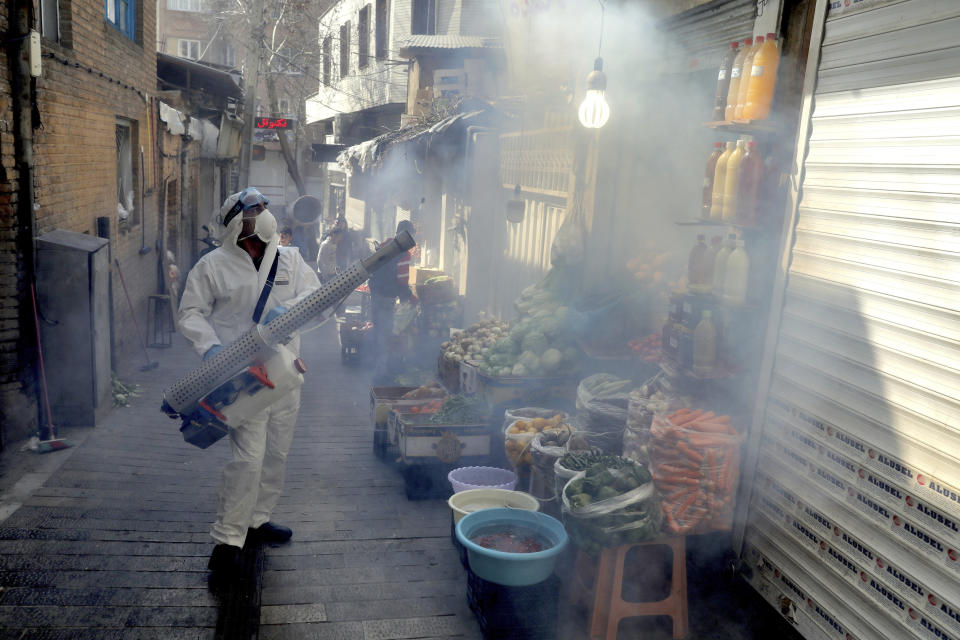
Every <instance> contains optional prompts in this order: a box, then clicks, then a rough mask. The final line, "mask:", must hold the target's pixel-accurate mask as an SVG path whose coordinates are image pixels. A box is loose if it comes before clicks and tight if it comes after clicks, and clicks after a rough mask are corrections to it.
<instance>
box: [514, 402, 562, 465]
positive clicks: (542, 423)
mask: <svg viewBox="0 0 960 640" xmlns="http://www.w3.org/2000/svg"><path fill="white" fill-rule="evenodd" d="M538 433H542V434H543V436H541V441H542V438H550V440H548V442H551V443H554V444H553V446H564V445H566V443H567V440H569V438H570V434H571V430H570V427H569V426H568V425H567V424H565V423H564V422H563V415H562V414H559V413H558V414H556V415H554V416H553V417H552V418H532V419H530V420H517V421H515V422H514V423H513V424H511V425H510V426H509V427H507V429H506V431H505V432H504V440H503V447H504V451H505V452H506V454H507V459H508V460H509V461H510V464H512V465H513V467H514V468H517V467H521V466H524V465H529V464H532V463H533V456H532V452H531V446H530V445H531V442H532V440H533V437H534V436H536V435H537V434H538Z"/></svg>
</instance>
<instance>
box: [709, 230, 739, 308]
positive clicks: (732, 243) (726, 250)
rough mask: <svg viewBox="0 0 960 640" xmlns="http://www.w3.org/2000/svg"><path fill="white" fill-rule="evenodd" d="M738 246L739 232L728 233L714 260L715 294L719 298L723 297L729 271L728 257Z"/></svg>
mask: <svg viewBox="0 0 960 640" xmlns="http://www.w3.org/2000/svg"><path fill="white" fill-rule="evenodd" d="M736 248H737V234H735V233H730V234H727V241H726V242H724V243H723V246H722V247H720V250H719V251H717V257H716V258H715V259H714V261H713V295H715V296H717V297H718V298H720V297H723V285H724V284H725V282H724V278H725V276H726V272H727V259H728V258H729V257H730V252H731V251H733V250H734V249H736Z"/></svg>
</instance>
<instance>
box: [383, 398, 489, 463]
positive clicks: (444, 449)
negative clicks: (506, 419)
mask: <svg viewBox="0 0 960 640" xmlns="http://www.w3.org/2000/svg"><path fill="white" fill-rule="evenodd" d="M389 429H390V431H391V436H390V437H391V438H393V437H394V436H395V437H396V438H397V447H398V449H399V453H400V457H401V459H402V460H403V462H404V463H405V464H417V463H424V462H436V463H443V464H454V463H457V462H459V461H461V460H463V459H474V458H488V457H489V456H490V450H491V449H490V424H489V423H488V422H477V423H473V424H434V423H432V422H429V417H428V416H425V415H423V414H412V413H402V412H400V411H397V410H396V409H394V410H392V411H391V412H390V425H389Z"/></svg>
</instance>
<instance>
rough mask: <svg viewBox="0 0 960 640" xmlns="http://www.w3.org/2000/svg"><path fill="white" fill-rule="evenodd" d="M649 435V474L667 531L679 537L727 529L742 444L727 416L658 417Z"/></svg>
mask: <svg viewBox="0 0 960 640" xmlns="http://www.w3.org/2000/svg"><path fill="white" fill-rule="evenodd" d="M650 436H651V438H650V458H651V466H650V470H651V472H652V473H653V478H654V483H655V484H656V487H657V491H658V493H659V494H660V499H661V504H662V508H663V516H664V522H665V524H666V530H667V531H668V532H670V533H673V534H684V535H687V534H698V533H707V532H709V531H727V530H729V529H730V528H731V527H732V526H733V511H734V506H735V505H734V500H735V497H736V495H737V483H738V482H739V477H740V446H741V445H742V444H743V441H744V436H742V435H740V434H739V433H738V432H737V431H736V430H735V429H734V428H733V427H732V426H730V417H729V416H717V415H715V414H714V413H713V412H712V411H703V410H699V409H698V410H690V409H680V410H678V411H674V412H673V413H671V414H669V415H660V414H657V415H655V416H654V418H653V424H652V426H651V428H650Z"/></svg>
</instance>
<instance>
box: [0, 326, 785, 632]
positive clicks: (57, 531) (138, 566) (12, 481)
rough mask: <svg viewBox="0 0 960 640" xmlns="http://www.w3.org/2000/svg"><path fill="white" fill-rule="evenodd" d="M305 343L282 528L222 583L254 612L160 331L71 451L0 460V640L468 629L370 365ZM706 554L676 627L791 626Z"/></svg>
mask: <svg viewBox="0 0 960 640" xmlns="http://www.w3.org/2000/svg"><path fill="white" fill-rule="evenodd" d="M303 342H304V358H305V359H306V361H307V364H308V367H310V370H309V372H308V376H307V382H306V385H305V387H304V391H303V394H302V396H303V402H302V410H301V413H300V420H299V423H298V426H297V434H296V437H295V439H294V443H293V447H292V450H291V453H290V457H289V461H288V467H287V468H288V474H287V490H286V491H285V493H284V495H283V498H282V499H281V503H280V505H279V506H278V509H277V511H276V513H275V520H277V521H279V522H282V523H284V524H288V525H290V526H291V527H292V528H293V529H294V532H295V533H294V540H293V541H292V542H291V543H290V544H288V545H283V546H278V547H273V548H266V549H265V550H264V552H263V555H262V567H263V572H262V580H261V581H259V582H256V583H255V584H253V582H251V584H249V585H247V584H246V583H244V585H241V586H239V587H237V588H236V589H235V590H236V591H238V592H241V593H243V592H244V589H247V588H249V589H250V590H251V591H256V588H255V587H257V586H259V587H261V588H260V590H259V591H256V592H255V593H249V594H247V595H248V596H249V598H250V600H249V601H250V602H252V603H253V606H252V608H251V606H249V605H246V606H245V605H244V604H243V603H240V605H239V606H238V605H237V600H236V599H231V598H227V597H224V596H223V594H221V593H218V592H215V591H212V590H211V589H210V588H209V586H208V583H207V575H208V572H207V570H206V563H207V558H208V556H209V553H210V550H211V548H212V544H211V542H210V539H209V537H208V534H207V529H208V526H209V521H210V518H211V515H212V513H213V511H214V509H215V504H216V502H215V501H216V487H217V481H218V475H219V469H220V467H221V466H222V464H223V463H224V462H225V461H226V459H227V457H228V454H229V447H228V446H227V444H226V442H220V443H217V444H216V445H214V446H213V447H211V448H210V449H207V450H200V449H197V448H195V447H192V446H190V445H187V444H185V443H184V442H183V441H182V439H181V438H180V435H179V433H178V431H177V427H178V426H179V425H178V423H177V422H176V421H173V420H170V419H168V418H167V417H165V416H164V415H163V414H162V413H161V412H160V411H159V403H160V392H161V390H162V389H163V388H164V387H165V386H167V385H169V384H170V383H171V382H172V381H173V380H175V379H176V378H177V377H178V376H180V375H182V374H183V373H185V372H187V371H188V370H189V369H190V368H191V367H193V366H195V365H196V363H197V362H198V360H197V358H196V356H195V355H194V354H193V353H192V352H191V351H190V350H189V349H188V348H187V347H186V345H185V343H184V341H183V339H182V338H180V337H179V336H174V344H173V347H172V348H170V349H166V350H151V356H152V357H153V358H154V359H155V360H156V361H158V362H159V367H158V368H157V369H155V370H152V371H148V372H141V371H140V370H139V366H140V365H141V364H143V362H142V361H134V362H130V363H127V364H126V366H124V367H123V368H121V371H120V376H121V379H122V380H124V382H127V383H137V384H140V385H141V386H142V394H141V395H140V396H138V397H136V398H133V399H132V406H131V407H129V408H119V409H115V410H113V411H112V412H110V414H109V415H108V417H107V418H106V419H105V420H104V421H103V424H101V425H99V426H97V427H96V428H93V429H81V430H73V431H71V432H70V433H68V434H66V435H68V436H69V437H71V438H74V439H76V440H77V441H78V442H80V443H81V445H80V446H78V447H76V448H73V449H68V450H65V451H58V452H54V453H50V454H47V455H43V456H38V455H35V454H32V453H19V452H17V451H16V450H15V449H8V450H7V451H5V452H4V453H3V455H0V589H2V591H0V640H6V639H7V638H11V639H12V638H17V639H23V640H28V639H32V640H40V639H42V640H52V639H57V640H67V639H70V640H72V639H78V640H79V639H83V640H92V639H104V640H134V639H147V638H163V639H164V640H181V639H187V638H189V639H191V640H194V639H207V638H213V639H217V640H219V639H220V638H225V639H227V640H234V639H236V640H241V638H242V640H246V638H248V637H256V636H257V634H258V633H259V637H260V638H263V639H264V640H285V639H290V640H293V639H296V640H309V639H337V640H339V639H343V640H390V639H394V638H396V639H412V638H423V639H436V640H440V639H452V638H463V639H467V640H479V639H480V638H481V634H480V631H479V626H478V624H477V622H476V620H475V618H474V616H473V614H472V613H471V612H470V610H469V609H468V607H467V606H466V602H465V594H466V577H465V573H464V570H463V569H462V568H461V566H460V563H459V559H458V557H457V554H456V552H455V551H454V550H453V548H452V545H451V542H450V538H449V533H450V530H449V526H450V514H449V510H448V507H447V506H446V503H445V501H442V500H429V501H408V500H407V499H406V496H405V494H404V490H403V484H402V480H401V478H400V475H399V474H398V473H397V471H396V470H395V469H392V468H391V467H390V466H388V465H386V464H384V463H382V462H380V461H378V460H377V459H376V458H375V457H374V455H373V453H372V450H371V444H372V426H371V425H370V421H369V407H368V401H369V400H368V398H369V372H368V371H367V370H363V369H356V368H352V367H345V366H342V365H341V364H340V361H339V352H338V346H337V339H336V333H335V327H334V326H333V324H332V323H330V324H328V325H326V326H324V327H322V328H321V329H319V330H317V331H315V332H313V333H311V334H310V335H308V336H306V337H305V339H304V341H303ZM20 505H22V506H20ZM260 557H261V556H258V557H257V558H256V561H257V562H259V560H260ZM712 561H713V557H712V556H710V555H709V554H708V555H707V558H706V564H703V565H701V563H699V562H698V561H697V559H696V554H695V553H694V552H691V558H690V562H689V563H688V564H689V566H691V587H690V590H691V605H690V606H691V631H692V633H691V636H690V638H691V639H694V638H697V639H699V638H702V639H707V638H709V639H710V640H745V639H747V638H769V637H780V638H782V639H783V640H787V639H788V638H789V637H791V636H790V633H789V630H785V629H784V628H783V625H782V624H778V623H777V621H778V620H779V618H777V619H776V620H773V621H772V622H771V620H770V619H769V615H766V614H769V611H767V610H766V609H764V608H763V607H761V608H759V609H758V606H757V598H756V597H755V595H752V594H750V593H747V592H745V590H744V588H743V587H740V588H735V587H731V586H730V585H731V583H730V582H729V581H724V580H723V579H722V578H721V577H720V576H719V574H717V573H715V568H714V567H712V566H711V562H712ZM251 562H253V561H251ZM259 566H260V565H253V566H251V573H252V572H253V569H254V568H255V567H259ZM257 575H260V574H259V573H258V574H257ZM717 593H726V596H725V597H723V598H721V599H720V600H717V599H716V594H717ZM257 596H259V605H260V607H259V611H257V607H256V604H257ZM560 606H561V612H562V613H561V624H560V633H559V638H558V640H580V639H582V638H585V637H586V633H585V632H584V630H583V627H584V619H583V612H577V611H574V610H572V609H570V608H568V607H567V606H565V605H564V601H563V600H561V605H560ZM258 615H259V629H258V627H257V625H256V621H257V617H258ZM251 616H252V619H253V624H252V626H250V627H249V629H248V631H247V632H244V633H242V634H241V631H240V630H242V629H243V628H244V625H243V624H242V623H243V622H245V621H246V620H245V619H244V618H250V617H251ZM663 622H665V621H664V620H659V621H657V620H650V621H646V622H644V623H643V625H642V626H641V625H640V624H631V623H624V624H623V625H622V626H621V630H620V638H621V639H623V638H630V639H635V638H643V639H644V640H660V639H661V638H663V639H664V640H665V639H666V638H669V637H670V634H669V629H668V627H667V626H666V625H665V624H663Z"/></svg>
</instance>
